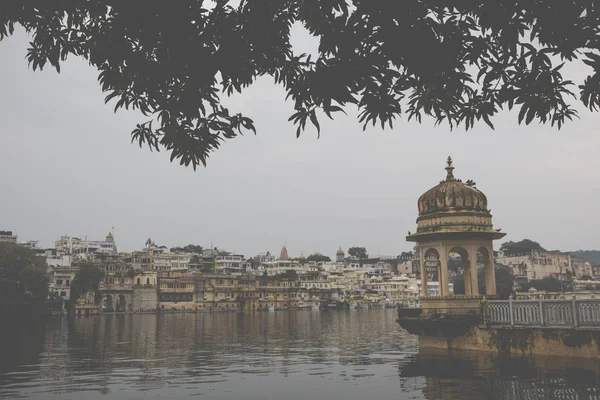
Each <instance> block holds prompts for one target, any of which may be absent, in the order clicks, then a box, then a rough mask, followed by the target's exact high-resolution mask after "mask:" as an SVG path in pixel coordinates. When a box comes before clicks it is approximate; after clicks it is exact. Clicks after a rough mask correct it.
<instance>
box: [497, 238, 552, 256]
mask: <svg viewBox="0 0 600 400" xmlns="http://www.w3.org/2000/svg"><path fill="white" fill-rule="evenodd" d="M500 250H501V251H503V252H505V253H506V254H529V253H531V250H539V251H546V249H544V248H543V247H542V246H541V245H540V244H539V243H538V242H534V241H533V240H529V239H523V240H521V241H520V242H512V241H510V242H504V243H502V246H500Z"/></svg>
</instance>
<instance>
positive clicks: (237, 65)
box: [0, 0, 600, 168]
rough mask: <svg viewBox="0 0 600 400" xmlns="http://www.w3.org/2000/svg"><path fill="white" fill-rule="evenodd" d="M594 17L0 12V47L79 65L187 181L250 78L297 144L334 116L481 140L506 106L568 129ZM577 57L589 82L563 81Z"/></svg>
mask: <svg viewBox="0 0 600 400" xmlns="http://www.w3.org/2000/svg"><path fill="white" fill-rule="evenodd" d="M599 20H600V7H598V6H597V4H596V2H595V1H591V0H545V1H522V0H502V1H474V0H446V1H439V0H421V1H373V0H327V1H317V0H242V1H236V2H233V1H229V0H219V1H208V0H178V1H152V2H148V1H144V2H142V1H139V0H138V1H121V2H117V1H113V2H102V1H97V0H89V1H71V0H54V1H3V2H0V40H3V39H5V38H6V37H7V36H10V35H11V34H12V33H13V32H14V28H15V26H16V25H20V26H22V27H24V28H25V30H26V31H27V32H28V33H29V34H30V35H31V36H32V40H31V44H30V47H29V49H28V50H27V59H28V60H29V63H30V65H31V66H32V67H33V69H34V70H36V69H38V68H40V69H42V68H43V67H45V66H46V65H47V64H50V65H51V66H53V67H54V68H56V70H57V71H59V72H60V65H61V63H62V62H63V61H64V60H65V59H66V58H67V57H68V56H69V55H71V56H77V57H82V58H84V59H86V60H87V61H88V62H89V63H90V64H91V65H92V66H93V67H94V68H96V69H97V70H98V71H99V77H98V80H99V82H100V85H101V88H102V90H103V91H104V92H105V93H106V94H107V96H106V98H105V101H106V102H110V101H111V100H113V101H114V102H115V110H117V109H119V108H122V107H125V108H127V109H129V108H132V109H135V110H139V111H141V112H142V113H143V114H144V115H145V116H146V117H147V118H146V119H145V120H144V121H143V122H141V123H140V124H138V125H137V127H136V128H135V129H134V130H133V132H132V141H134V142H137V143H139V145H140V146H143V145H147V146H148V147H149V148H150V149H151V150H160V149H166V150H167V151H169V152H171V160H174V159H178V160H179V161H180V163H181V164H183V165H190V164H191V165H192V166H193V167H194V168H196V166H197V165H199V164H205V163H206V159H207V157H208V155H209V154H210V153H211V152H212V151H214V150H216V149H218V148H219V146H220V145H221V143H222V142H223V141H224V140H227V139H232V138H234V137H236V136H238V135H240V134H242V133H244V132H248V131H252V132H255V127H254V124H253V122H252V120H251V119H250V118H248V117H246V116H243V115H241V114H239V113H237V112H235V110H230V109H228V108H227V107H224V106H223V105H222V103H221V100H222V97H223V96H224V95H225V96H229V95H231V94H233V93H234V92H240V93H241V92H242V91H243V90H244V89H246V88H247V87H249V86H250V85H251V84H252V83H253V82H255V81H256V80H257V79H258V78H259V77H263V76H269V77H271V78H272V79H273V80H274V82H275V84H278V85H281V86H283V88H284V90H285V91H286V96H287V97H286V98H289V99H290V100H291V101H292V104H293V107H294V113H293V115H292V116H291V117H290V120H291V121H293V123H294V124H295V125H297V127H298V128H297V131H296V134H297V135H299V134H300V132H301V131H302V130H303V129H305V127H306V123H307V122H309V123H310V124H312V125H314V126H315V128H316V129H317V131H318V132H319V131H320V125H319V118H320V117H322V115H326V116H327V117H329V118H333V116H334V114H335V113H336V112H342V111H343V109H344V108H347V107H346V106H348V105H353V106H356V107H357V108H358V112H359V114H358V120H359V122H360V123H361V124H363V126H367V124H373V125H375V124H376V123H380V124H381V126H382V127H384V126H385V125H389V126H390V127H391V126H392V123H393V121H394V120H395V119H397V118H400V117H401V116H402V115H406V116H408V119H409V120H410V119H415V120H417V121H421V118H422V117H423V116H424V115H425V116H430V117H432V118H433V119H434V120H435V121H436V123H441V122H444V123H448V124H449V126H450V127H455V126H457V125H459V124H461V125H464V126H465V127H466V128H467V129H468V128H471V127H473V125H474V124H475V122H476V121H483V122H485V123H486V124H487V125H489V126H490V127H493V125H492V118H493V116H494V115H495V114H497V113H498V112H500V111H501V110H502V109H504V108H508V109H512V108H518V109H519V113H518V121H519V122H522V121H523V122H525V123H526V124H529V123H531V122H532V121H534V120H536V121H539V122H542V123H550V124H552V125H557V126H558V127H559V128H560V127H561V125H562V124H563V123H564V122H565V121H566V120H570V119H572V118H573V117H576V116H577V113H576V111H575V109H574V108H573V106H572V104H571V102H570V101H569V97H571V96H575V95H578V97H579V100H580V101H581V102H582V103H583V104H584V105H585V106H586V107H588V108H589V109H590V110H596V109H597V108H598V107H599V106H600V55H598V51H599V50H600V40H599V37H600V33H599V31H598V25H599V22H598V21H599ZM294 24H297V25H301V26H304V27H305V28H306V29H307V30H308V32H309V33H310V34H311V35H312V36H313V37H315V38H316V39H317V40H318V42H319V46H318V49H317V52H316V54H315V55H306V54H297V53H295V52H294V49H293V48H292V45H291V41H290V40H291V32H292V26H293V25H294ZM579 60H581V61H583V63H585V64H587V66H589V67H590V68H589V69H590V75H589V76H587V77H586V78H585V79H583V80H582V81H580V82H571V81H569V80H567V79H565V78H564V77H563V76H562V74H561V67H562V65H563V64H569V63H575V62H578V61H579ZM577 85H579V86H577ZM575 92H577V94H575Z"/></svg>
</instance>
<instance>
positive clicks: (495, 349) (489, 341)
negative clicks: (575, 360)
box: [419, 326, 600, 358]
mask: <svg viewBox="0 0 600 400" xmlns="http://www.w3.org/2000/svg"><path fill="white" fill-rule="evenodd" d="M419 346H420V347H422V348H433V349H440V350H475V351H486V352H492V353H496V354H506V355H510V356H531V355H548V356H565V357H583V358H600V331H597V330H589V329H588V330H583V329H577V328H570V329H559V328H486V327H481V326H473V327H472V328H471V329H469V330H468V331H467V332H466V333H464V334H462V335H459V336H455V337H448V336H444V335H435V336H433V335H432V336H429V335H420V336H419Z"/></svg>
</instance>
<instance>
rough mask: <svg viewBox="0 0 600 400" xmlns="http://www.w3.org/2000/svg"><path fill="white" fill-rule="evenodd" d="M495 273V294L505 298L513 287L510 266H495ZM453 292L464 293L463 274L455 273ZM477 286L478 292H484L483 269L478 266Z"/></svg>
mask: <svg viewBox="0 0 600 400" xmlns="http://www.w3.org/2000/svg"><path fill="white" fill-rule="evenodd" d="M495 275H496V294H497V295H498V296H500V298H502V299H507V298H508V296H510V294H511V293H512V289H513V274H512V271H511V270H510V268H507V267H505V266H502V265H497V266H496V267H495ZM452 282H453V283H454V293H455V294H465V277H464V275H462V274H461V275H457V276H456V277H455V278H454V280H453V281H452ZM477 286H478V288H479V293H480V294H482V295H484V294H486V290H485V270H484V269H483V268H480V269H478V270H477Z"/></svg>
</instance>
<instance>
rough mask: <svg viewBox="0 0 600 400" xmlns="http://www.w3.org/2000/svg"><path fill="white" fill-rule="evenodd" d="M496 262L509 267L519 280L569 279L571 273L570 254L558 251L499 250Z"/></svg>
mask: <svg viewBox="0 0 600 400" xmlns="http://www.w3.org/2000/svg"><path fill="white" fill-rule="evenodd" d="M496 263H498V264H500V265H504V266H505V267H508V268H510V269H511V270H512V272H513V276H514V277H515V279H516V280H520V281H528V280H532V279H544V278H548V277H553V278H556V279H558V280H570V279H571V276H572V274H573V266H572V260H571V255H570V254H569V253H563V252H559V251H539V250H532V251H531V252H530V253H527V254H506V253H504V252H503V251H500V252H498V256H497V257H496ZM590 272H591V271H590Z"/></svg>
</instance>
